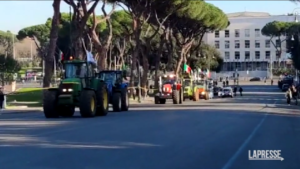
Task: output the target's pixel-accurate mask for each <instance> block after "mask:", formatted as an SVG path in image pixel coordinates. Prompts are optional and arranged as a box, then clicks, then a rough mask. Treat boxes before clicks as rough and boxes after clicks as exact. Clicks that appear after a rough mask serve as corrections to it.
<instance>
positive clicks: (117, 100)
mask: <svg viewBox="0 0 300 169" xmlns="http://www.w3.org/2000/svg"><path fill="white" fill-rule="evenodd" d="M112 105H113V111H114V112H120V111H121V110H122V99H121V93H114V94H113V100H112Z"/></svg>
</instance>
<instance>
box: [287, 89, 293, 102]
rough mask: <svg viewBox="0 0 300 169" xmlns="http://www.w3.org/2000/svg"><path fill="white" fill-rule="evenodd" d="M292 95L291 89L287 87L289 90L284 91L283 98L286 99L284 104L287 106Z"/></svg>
mask: <svg viewBox="0 0 300 169" xmlns="http://www.w3.org/2000/svg"><path fill="white" fill-rule="evenodd" d="M292 95H293V94H292V88H291V87H289V89H288V90H287V91H286V93H285V97H286V103H287V104H288V105H291V100H292V97H293V96H292Z"/></svg>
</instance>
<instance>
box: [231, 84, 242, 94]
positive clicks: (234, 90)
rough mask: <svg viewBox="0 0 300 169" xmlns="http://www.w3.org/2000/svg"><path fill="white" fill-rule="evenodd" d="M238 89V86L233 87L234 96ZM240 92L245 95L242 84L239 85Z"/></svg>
mask: <svg viewBox="0 0 300 169" xmlns="http://www.w3.org/2000/svg"><path fill="white" fill-rule="evenodd" d="M237 91H238V86H234V88H233V94H234V96H236V93H237ZM239 92H240V96H243V88H242V87H241V86H240V87H239Z"/></svg>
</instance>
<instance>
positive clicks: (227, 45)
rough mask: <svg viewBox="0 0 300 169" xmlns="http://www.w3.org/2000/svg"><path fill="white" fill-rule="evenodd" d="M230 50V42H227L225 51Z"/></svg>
mask: <svg viewBox="0 0 300 169" xmlns="http://www.w3.org/2000/svg"><path fill="white" fill-rule="evenodd" d="M229 48H230V41H229V40H226V41H225V49H229Z"/></svg>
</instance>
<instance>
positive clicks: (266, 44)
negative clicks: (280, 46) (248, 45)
mask: <svg viewBox="0 0 300 169" xmlns="http://www.w3.org/2000/svg"><path fill="white" fill-rule="evenodd" d="M270 47H271V42H270V40H266V41H265V48H270Z"/></svg>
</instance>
